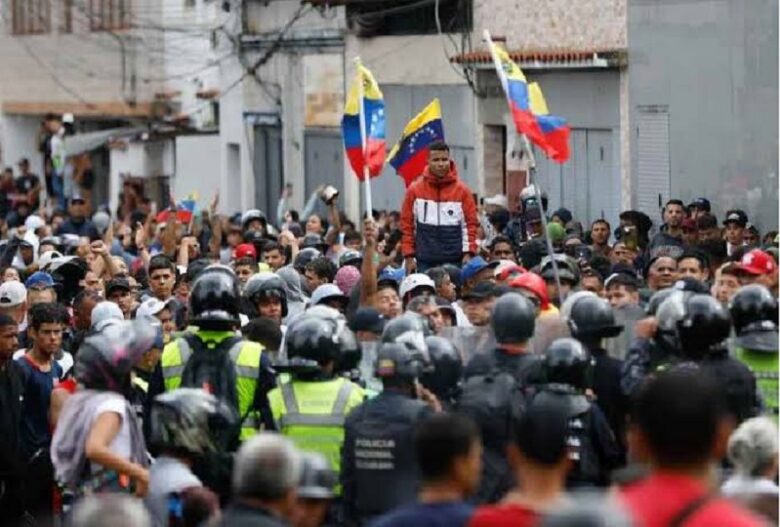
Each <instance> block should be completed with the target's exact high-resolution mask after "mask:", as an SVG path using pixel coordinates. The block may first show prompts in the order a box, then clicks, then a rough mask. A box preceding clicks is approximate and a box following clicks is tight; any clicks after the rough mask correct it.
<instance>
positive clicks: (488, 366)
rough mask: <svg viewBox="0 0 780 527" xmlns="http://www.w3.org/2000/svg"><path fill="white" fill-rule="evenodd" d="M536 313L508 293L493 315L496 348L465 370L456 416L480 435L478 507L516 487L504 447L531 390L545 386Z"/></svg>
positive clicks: (527, 303) (532, 308) (519, 297)
mask: <svg viewBox="0 0 780 527" xmlns="http://www.w3.org/2000/svg"><path fill="white" fill-rule="evenodd" d="M535 318H536V312H535V309H534V306H533V304H531V302H530V300H528V299H526V298H525V297H524V296H522V295H520V294H518V293H507V294H505V295H503V296H501V298H499V299H498V300H497V301H496V304H495V305H494V306H493V312H492V326H493V332H494V333H495V338H496V342H497V347H496V349H495V350H492V352H490V353H483V354H480V355H477V356H475V357H474V358H473V359H472V360H471V362H469V364H468V365H467V366H466V373H465V377H466V379H465V381H464V382H463V387H462V390H461V394H460V399H459V401H458V405H457V411H458V412H459V413H463V414H465V415H468V416H469V417H471V418H472V419H473V420H474V422H475V423H476V424H477V426H478V427H479V429H480V432H481V433H482V442H483V450H482V479H481V480H480V485H479V489H478V490H477V493H476V495H475V498H476V500H477V501H478V502H482V503H492V502H496V501H498V500H499V499H500V498H501V497H502V496H503V495H504V494H505V493H506V492H507V491H508V490H509V489H510V487H511V486H512V474H511V470H510V468H509V463H508V461H507V458H506V447H507V444H508V443H509V441H510V440H511V437H512V429H511V423H512V422H514V421H515V420H516V419H519V418H520V417H521V415H520V413H521V412H522V411H523V409H524V408H525V406H526V400H527V399H528V398H529V397H530V395H531V393H532V391H533V386H534V385H535V383H537V382H539V381H540V380H541V364H542V363H541V360H540V356H539V355H536V354H533V353H532V352H531V351H530V347H529V340H530V339H531V337H532V336H533V333H534V321H535Z"/></svg>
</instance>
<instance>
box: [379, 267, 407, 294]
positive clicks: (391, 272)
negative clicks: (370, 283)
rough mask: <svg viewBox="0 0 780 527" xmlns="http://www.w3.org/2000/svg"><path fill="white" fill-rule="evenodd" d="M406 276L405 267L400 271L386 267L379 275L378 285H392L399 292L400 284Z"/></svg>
mask: <svg viewBox="0 0 780 527" xmlns="http://www.w3.org/2000/svg"><path fill="white" fill-rule="evenodd" d="M404 276H406V269H404V268H403V267H401V268H399V269H395V268H393V267H385V268H384V269H383V270H382V272H381V273H379V277H378V278H377V281H376V283H377V285H379V286H381V285H391V286H393V287H394V288H395V290H396V291H398V284H399V283H400V282H401V280H403V279H404Z"/></svg>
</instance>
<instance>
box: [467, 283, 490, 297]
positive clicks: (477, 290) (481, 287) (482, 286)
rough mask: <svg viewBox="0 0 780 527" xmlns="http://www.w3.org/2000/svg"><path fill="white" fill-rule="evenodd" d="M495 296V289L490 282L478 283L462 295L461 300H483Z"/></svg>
mask: <svg viewBox="0 0 780 527" xmlns="http://www.w3.org/2000/svg"><path fill="white" fill-rule="evenodd" d="M495 295H496V288H495V286H494V285H493V283H492V282H480V283H478V284H477V285H475V286H474V287H472V288H471V291H469V292H468V293H465V294H464V295H463V300H471V299H474V300H484V299H486V298H490V297H491V296H495Z"/></svg>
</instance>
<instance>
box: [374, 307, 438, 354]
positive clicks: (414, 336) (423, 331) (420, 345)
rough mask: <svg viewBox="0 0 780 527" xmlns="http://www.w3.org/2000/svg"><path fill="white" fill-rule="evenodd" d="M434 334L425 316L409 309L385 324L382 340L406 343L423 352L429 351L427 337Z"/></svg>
mask: <svg viewBox="0 0 780 527" xmlns="http://www.w3.org/2000/svg"><path fill="white" fill-rule="evenodd" d="M432 334H433V332H432V331H431V329H430V326H429V325H428V320H427V319H426V318H425V317H423V316H422V315H419V314H417V313H412V312H409V311H407V312H406V313H404V314H403V315H401V316H400V317H395V318H394V319H392V320H391V321H389V322H388V323H387V324H385V329H384V331H382V339H381V341H382V342H395V343H401V344H406V345H407V346H411V347H413V348H415V349H417V350H418V351H420V352H421V353H427V346H426V345H425V337H427V336H430V335H432Z"/></svg>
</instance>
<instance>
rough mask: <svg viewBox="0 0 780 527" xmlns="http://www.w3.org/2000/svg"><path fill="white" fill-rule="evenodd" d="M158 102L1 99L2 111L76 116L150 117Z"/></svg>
mask: <svg viewBox="0 0 780 527" xmlns="http://www.w3.org/2000/svg"><path fill="white" fill-rule="evenodd" d="M160 106H161V104H160V103H159V102H157V103H155V102H139V103H136V104H134V105H132V106H131V105H129V104H127V103H125V102H118V101H111V102H96V103H89V104H87V103H80V102H73V103H70V102H44V101H37V102H31V101H3V104H2V111H3V113H6V114H12V115H45V114H47V113H55V114H64V113H72V114H73V115H74V116H75V117H77V118H84V117H92V118H96V117H99V118H128V117H135V118H143V117H146V118H152V117H155V116H158V115H159V113H160Z"/></svg>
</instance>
